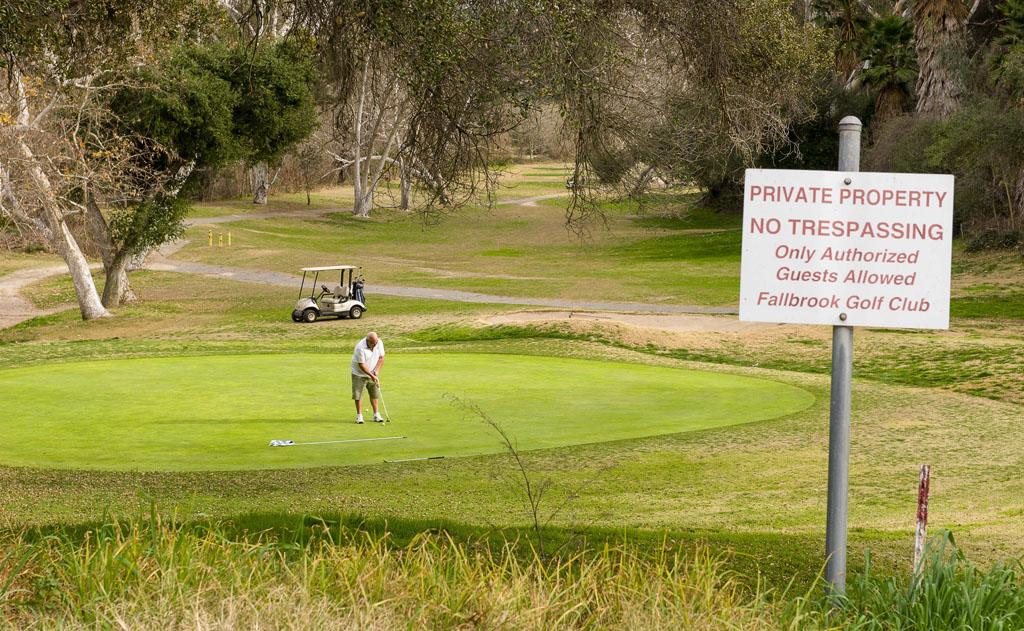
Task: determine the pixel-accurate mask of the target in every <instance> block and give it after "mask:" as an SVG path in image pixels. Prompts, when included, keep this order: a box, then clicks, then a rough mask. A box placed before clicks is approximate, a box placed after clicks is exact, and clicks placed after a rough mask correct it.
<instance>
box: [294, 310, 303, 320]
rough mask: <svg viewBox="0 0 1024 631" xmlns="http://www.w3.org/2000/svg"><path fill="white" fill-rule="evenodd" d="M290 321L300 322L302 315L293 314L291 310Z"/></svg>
mask: <svg viewBox="0 0 1024 631" xmlns="http://www.w3.org/2000/svg"><path fill="white" fill-rule="evenodd" d="M292 321H293V322H302V316H299V315H295V313H294V312H293V313H292Z"/></svg>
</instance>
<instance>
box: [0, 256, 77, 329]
mask: <svg viewBox="0 0 1024 631" xmlns="http://www.w3.org/2000/svg"><path fill="white" fill-rule="evenodd" d="M67 271H68V267H67V265H49V266H47V267H36V268H32V269H22V270H18V271H16V272H11V273H10V274H7V275H6V276H0V329H5V328H7V327H9V326H14V325H15V324H18V323H19V322H23V321H25V320H28V319H29V318H34V317H36V316H41V315H48V314H51V313H57V312H58V311H64V310H66V309H71V308H72V307H58V308H56V309H37V308H36V306H35V305H34V304H32V302H31V301H30V300H28V299H26V298H23V297H22V296H21V290H22V289H24V288H25V287H27V286H29V285H31V284H32V283H36V282H39V281H41V280H43V279H45V278H49V277H50V276H56V275H57V274H61V273H67Z"/></svg>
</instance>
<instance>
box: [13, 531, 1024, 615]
mask: <svg viewBox="0 0 1024 631" xmlns="http://www.w3.org/2000/svg"><path fill="white" fill-rule="evenodd" d="M309 522H310V520H309V519H308V518H306V519H305V520H303V523H305V524H307V525H306V526H303V527H300V528H299V529H298V530H295V531H287V530H274V529H268V530H260V531H250V530H245V529H244V527H243V525H242V523H233V522H218V523H197V522H186V521H182V520H171V519H167V518H163V517H161V516H159V515H157V514H156V512H155V511H153V512H151V513H150V514H149V515H145V516H138V517H135V518H131V519H128V520H124V521H118V520H105V521H104V522H102V523H100V524H98V525H95V526H92V527H88V528H74V529H59V530H56V531H27V530H23V531H20V532H13V531H6V532H0V629H13V628H17V629H73V630H77V629H157V628H159V629H172V630H173V629H186V628H187V629H199V630H206V629H211V630H212V629H352V630H355V629H360V630H367V631H392V630H395V631H397V630H399V629H424V630H435V629H436V630H441V629H446V630H447V629H479V630H492V629H493V630H499V629H502V630H504V629H508V630H537V631H540V630H557V629H573V630H604V629H615V630H627V629H629V630H633V629H643V630H658V629H694V630H711V629H729V630H734V631H767V630H769V629H772V630H774V629H789V630H791V631H795V630H798V629H808V630H816V629H851V630H854V631H903V630H906V631H917V630H920V631H925V630H928V631H944V630H947V629H949V630H952V629H957V630H961V629H970V630H972V631H989V630H991V631H997V630H1006V631H1010V630H1015V629H1022V628H1024V590H1022V589H1021V585H1020V582H1019V578H1020V576H1019V571H1020V565H1019V564H1000V565H997V566H995V567H993V568H992V569H990V570H988V571H982V570H980V569H978V568H977V567H975V566H973V565H972V564H971V563H970V562H968V561H967V560H966V559H964V558H963V556H962V554H960V553H959V552H958V551H957V550H956V547H955V544H954V542H953V539H952V537H951V536H949V535H948V533H944V534H943V535H942V536H941V537H940V538H939V539H937V540H936V541H935V542H933V544H932V545H931V546H930V548H929V558H928V561H927V563H926V565H925V569H924V571H923V572H922V574H921V575H920V576H919V577H917V578H916V579H914V580H910V579H908V578H903V579H898V578H888V579H879V578H874V577H872V576H871V574H870V563H869V564H868V567H869V569H868V571H867V572H865V574H864V575H862V576H860V577H855V578H853V580H852V581H851V585H850V594H849V596H848V597H846V598H844V599H842V600H840V601H839V602H838V604H837V603H836V601H834V600H818V599H816V598H812V597H809V596H807V595H805V596H803V597H798V598H790V597H789V596H787V595H785V594H778V593H775V592H772V591H771V590H768V589H767V588H766V587H765V586H764V585H763V583H762V582H760V581H757V582H756V584H755V586H754V587H752V588H751V587H749V586H748V583H747V582H746V581H744V580H741V579H742V578H743V577H740V576H738V575H736V574H734V573H732V572H730V571H729V570H727V569H726V568H725V565H724V562H725V560H724V559H723V558H722V557H719V556H716V555H715V554H713V553H712V552H711V551H710V550H709V549H708V548H707V547H702V546H697V547H696V548H683V547H674V546H672V545H662V546H660V547H657V548H656V549H655V550H654V551H647V552H645V551H644V550H645V548H643V547H640V546H633V545H628V544H604V545H603V546H601V547H598V548H596V549H595V548H590V549H587V547H586V546H583V547H582V549H583V550H584V551H583V552H578V553H574V554H564V555H561V556H555V557H546V558H543V559H541V558H539V557H538V556H537V555H531V554H528V553H527V554H525V555H524V554H523V551H524V545H525V544H524V543H523V542H521V541H501V542H499V543H498V544H497V545H495V541H494V540H493V539H489V540H488V539H483V540H478V541H458V540H456V539H455V538H453V537H452V536H449V535H448V534H446V533H445V532H436V531H432V532H425V533H420V534H417V535H413V536H411V538H409V539H408V543H404V544H402V545H399V544H397V543H396V542H395V541H394V539H393V538H392V537H391V535H389V534H387V533H386V532H385V533H380V532H371V531H367V530H362V529H359V528H352V527H349V526H347V525H345V520H344V519H339V520H337V521H334V520H332V521H331V522H330V523H327V522H317V525H315V526H314V527H312V528H309V527H308V524H309ZM243 523H244V520H243ZM250 523H251V522H250ZM529 549H530V548H529V547H528V546H527V547H526V550H527V552H528V551H529ZM869 561H870V559H869ZM815 589H817V588H815Z"/></svg>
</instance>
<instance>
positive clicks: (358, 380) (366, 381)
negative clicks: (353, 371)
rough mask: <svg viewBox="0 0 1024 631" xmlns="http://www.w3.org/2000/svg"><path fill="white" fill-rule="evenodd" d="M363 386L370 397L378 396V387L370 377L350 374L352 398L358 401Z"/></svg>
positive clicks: (375, 397) (361, 396)
mask: <svg viewBox="0 0 1024 631" xmlns="http://www.w3.org/2000/svg"><path fill="white" fill-rule="evenodd" d="M363 388H366V390H367V391H368V392H369V394H370V398H371V399H379V398H380V388H378V387H377V384H376V383H374V381H373V379H371V378H370V377H360V376H359V375H352V400H353V401H359V400H361V399H362V398H363Z"/></svg>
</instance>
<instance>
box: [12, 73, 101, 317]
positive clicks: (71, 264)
mask: <svg viewBox="0 0 1024 631" xmlns="http://www.w3.org/2000/svg"><path fill="white" fill-rule="evenodd" d="M12 75H13V79H14V81H13V83H14V84H15V89H16V95H15V108H16V117H15V118H16V120H17V122H18V124H19V125H20V126H21V129H22V130H29V129H32V128H33V126H34V125H37V124H39V122H40V119H41V118H42V117H43V116H44V115H45V114H46V112H45V111H43V112H40V113H39V114H38V115H37V116H36V117H35V119H33V118H32V117H31V115H30V112H29V106H28V100H27V98H26V96H25V91H24V85H23V84H22V77H21V75H20V73H19V72H18V71H17V70H14V71H13V72H12ZM26 133H27V132H26V131H21V132H19V135H18V136H17V137H16V139H15V142H14V145H15V147H16V148H17V151H18V154H19V158H20V159H21V160H22V161H23V162H24V164H25V167H26V172H27V173H28V175H29V177H30V178H31V180H32V183H33V185H34V186H35V188H36V190H37V191H39V192H40V193H41V195H40V196H39V205H40V208H39V213H40V217H41V219H42V222H41V223H42V225H43V226H45V230H44V234H45V235H46V236H47V238H48V240H49V242H50V245H52V246H53V248H54V249H55V250H57V253H58V254H60V256H61V258H62V259H64V262H65V263H67V266H68V271H69V272H70V273H71V282H72V283H73V284H74V287H75V296H76V297H77V298H78V307H79V309H80V310H81V312H82V319H83V320H92V319H94V318H103V317H110V313H109V312H108V311H107V310H106V309H105V308H104V307H103V304H102V303H101V302H100V296H99V293H98V292H97V291H96V283H94V282H93V279H92V272H91V271H90V270H89V261H88V260H86V258H85V255H84V254H83V253H82V249H81V247H79V245H78V241H76V240H75V236H74V235H73V234H72V233H71V229H70V228H69V227H68V224H67V217H66V216H65V214H64V210H63V209H62V208H60V205H59V203H58V202H57V199H56V198H55V197H54V195H55V192H54V191H55V189H54V187H53V185H52V184H51V183H50V179H49V177H47V175H46V173H45V172H44V171H43V169H42V167H41V166H40V165H39V161H38V160H37V158H36V156H35V154H34V153H33V151H32V149H31V147H29V145H28V141H27V140H26V138H25V134H26Z"/></svg>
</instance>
